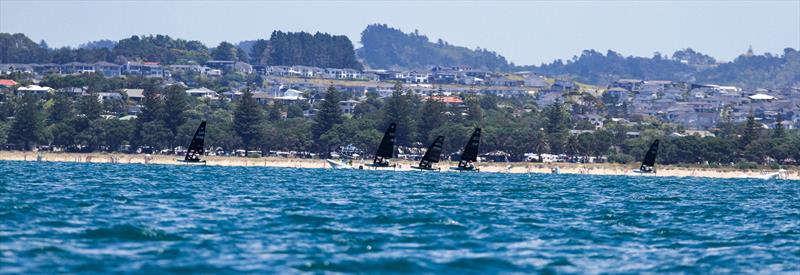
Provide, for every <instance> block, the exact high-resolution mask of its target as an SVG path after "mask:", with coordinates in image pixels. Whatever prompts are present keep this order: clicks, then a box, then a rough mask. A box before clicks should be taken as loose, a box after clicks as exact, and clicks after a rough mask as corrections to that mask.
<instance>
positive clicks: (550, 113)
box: [545, 101, 569, 154]
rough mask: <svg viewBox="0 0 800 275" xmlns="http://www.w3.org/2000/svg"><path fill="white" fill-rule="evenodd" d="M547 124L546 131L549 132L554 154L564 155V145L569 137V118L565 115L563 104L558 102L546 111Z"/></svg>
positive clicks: (549, 141) (549, 142) (549, 140)
mask: <svg viewBox="0 0 800 275" xmlns="http://www.w3.org/2000/svg"><path fill="white" fill-rule="evenodd" d="M546 116H547V124H546V125H545V131H546V132H547V137H548V144H549V145H550V149H551V150H552V152H554V153H557V154H558V153H562V151H563V149H564V143H565V141H566V139H567V136H568V135H569V133H568V129H567V118H566V115H565V113H564V108H563V106H562V105H561V102H559V101H556V102H555V103H553V104H552V105H550V107H548V109H547V111H546Z"/></svg>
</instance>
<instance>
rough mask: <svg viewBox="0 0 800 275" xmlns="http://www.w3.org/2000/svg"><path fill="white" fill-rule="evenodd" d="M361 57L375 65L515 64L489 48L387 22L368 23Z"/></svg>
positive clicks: (507, 66) (489, 66) (495, 67)
mask: <svg viewBox="0 0 800 275" xmlns="http://www.w3.org/2000/svg"><path fill="white" fill-rule="evenodd" d="M361 44H363V45H364V47H363V48H360V49H359V50H358V55H359V57H361V58H363V59H364V60H365V61H366V63H367V64H368V65H369V66H370V67H373V68H406V69H430V68H431V67H433V66H469V67H472V68H477V69H486V70H495V71H505V70H509V69H511V68H512V67H513V64H509V63H508V61H506V59H505V57H503V56H501V55H498V54H497V53H495V52H491V51H488V50H486V49H480V48H479V49H475V50H470V49H468V48H465V47H459V46H454V45H450V44H448V43H447V42H444V41H442V40H441V39H439V40H438V41H437V42H435V43H434V42H431V41H429V40H428V37H427V36H425V35H420V34H419V33H418V32H417V31H414V32H413V33H403V32H402V31H401V30H399V29H395V28H391V27H389V26H387V25H385V24H374V25H369V26H367V28H366V29H365V30H364V31H363V32H361Z"/></svg>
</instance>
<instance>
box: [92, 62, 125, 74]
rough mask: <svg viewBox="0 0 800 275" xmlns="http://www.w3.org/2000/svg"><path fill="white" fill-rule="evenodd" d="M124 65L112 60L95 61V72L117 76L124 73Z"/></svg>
mask: <svg viewBox="0 0 800 275" xmlns="http://www.w3.org/2000/svg"><path fill="white" fill-rule="evenodd" d="M121 68H122V66H120V65H117V64H114V63H110V62H97V63H94V70H95V72H98V73H101V74H103V76H105V77H117V76H120V75H122V70H121Z"/></svg>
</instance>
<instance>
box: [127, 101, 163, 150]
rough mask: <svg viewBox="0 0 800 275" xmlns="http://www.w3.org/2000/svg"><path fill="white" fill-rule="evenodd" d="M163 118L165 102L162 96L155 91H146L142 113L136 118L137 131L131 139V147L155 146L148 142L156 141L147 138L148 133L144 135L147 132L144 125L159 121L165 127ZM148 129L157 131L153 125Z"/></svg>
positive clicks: (149, 135)
mask: <svg viewBox="0 0 800 275" xmlns="http://www.w3.org/2000/svg"><path fill="white" fill-rule="evenodd" d="M163 117H164V102H163V101H162V100H161V95H160V94H159V93H158V92H156V91H153V90H145V91H144V99H143V100H142V109H141V112H139V116H138V117H137V118H136V127H135V130H134V131H133V136H132V137H131V145H133V147H134V148H135V147H139V146H142V145H150V146H155V145H156V144H152V143H151V142H148V141H152V140H154V139H152V138H148V139H146V138H145V135H146V133H144V131H145V127H144V124H145V123H149V122H156V121H157V122H159V123H160V124H161V126H163V120H162V119H163ZM147 128H148V129H151V130H152V129H155V127H153V125H150V126H149V127H147ZM151 132H152V131H151ZM159 132H160V130H159ZM147 136H148V137H152V136H153V135H152V134H147ZM159 136H160V134H159Z"/></svg>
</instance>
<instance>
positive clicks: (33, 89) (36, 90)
mask: <svg viewBox="0 0 800 275" xmlns="http://www.w3.org/2000/svg"><path fill="white" fill-rule="evenodd" d="M54 91H55V90H54V89H53V88H50V87H47V86H39V85H28V86H25V87H20V88H19V89H17V92H18V93H22V94H34V95H37V96H43V95H47V94H48V93H52V92H54Z"/></svg>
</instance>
